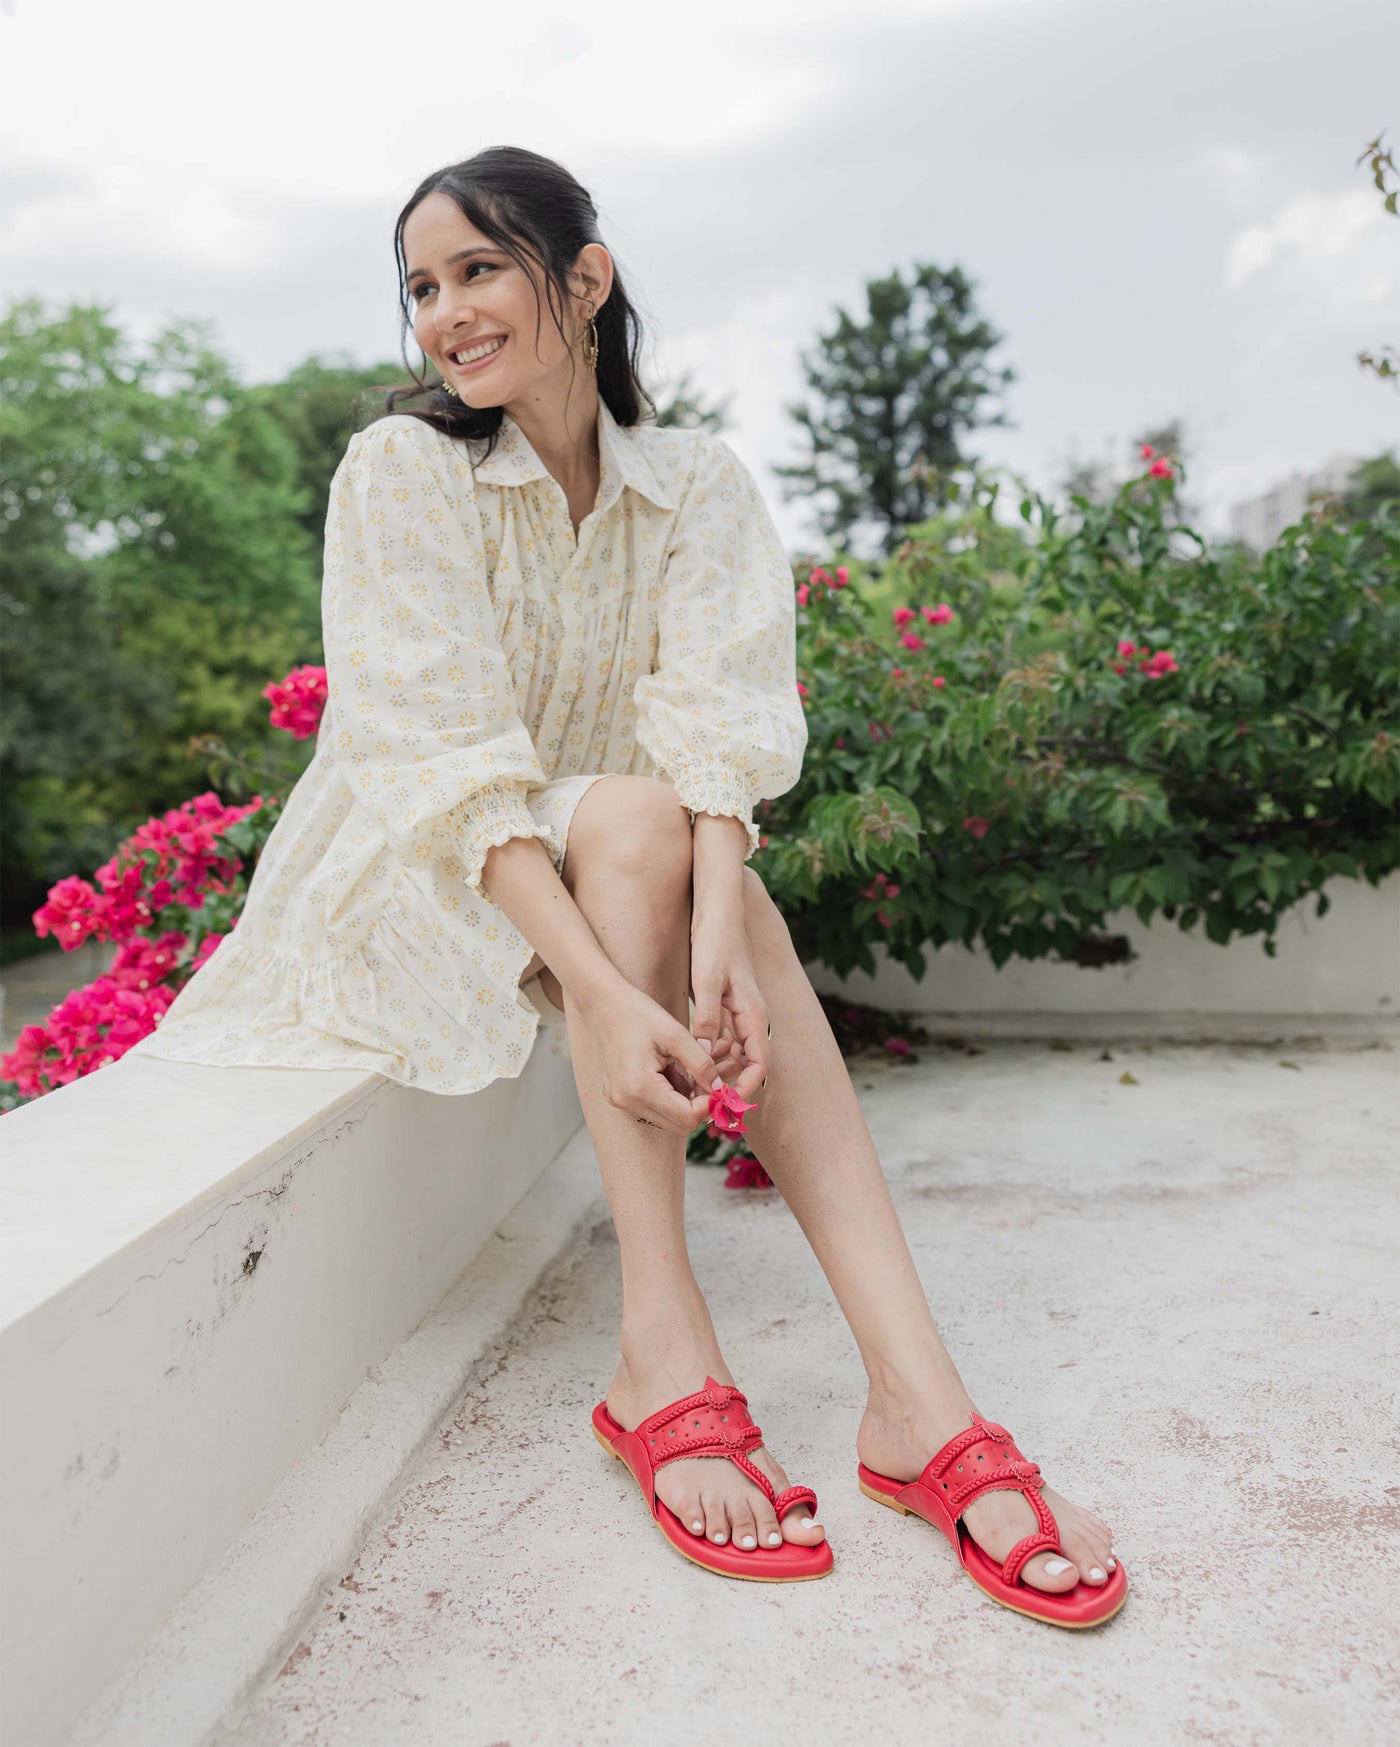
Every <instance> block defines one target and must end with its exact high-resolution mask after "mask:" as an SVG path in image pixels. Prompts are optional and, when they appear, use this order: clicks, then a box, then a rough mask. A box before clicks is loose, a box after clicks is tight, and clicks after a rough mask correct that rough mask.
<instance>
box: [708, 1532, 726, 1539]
mask: <svg viewBox="0 0 1400 1747" xmlns="http://www.w3.org/2000/svg"><path fill="white" fill-rule="evenodd" d="M710 1539H711V1540H712V1541H723V1539H724V1531H723V1529H721V1530H720V1532H719V1534H717V1535H711V1536H710Z"/></svg>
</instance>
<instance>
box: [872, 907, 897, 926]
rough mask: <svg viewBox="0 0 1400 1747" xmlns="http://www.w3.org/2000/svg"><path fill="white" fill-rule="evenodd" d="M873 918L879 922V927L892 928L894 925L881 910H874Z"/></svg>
mask: <svg viewBox="0 0 1400 1747" xmlns="http://www.w3.org/2000/svg"><path fill="white" fill-rule="evenodd" d="M875 920H876V921H877V922H878V923H879V924H880V926H881V928H892V927H893V926H894V923H893V922H892V921H891V919H890V918H889V917H888V916H887V915H886V914H885V912H884V911H883V910H877V911H876V912H875Z"/></svg>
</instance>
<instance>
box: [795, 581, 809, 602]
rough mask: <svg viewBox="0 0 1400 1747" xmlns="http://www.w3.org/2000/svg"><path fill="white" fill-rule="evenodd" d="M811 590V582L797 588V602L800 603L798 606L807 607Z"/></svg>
mask: <svg viewBox="0 0 1400 1747" xmlns="http://www.w3.org/2000/svg"><path fill="white" fill-rule="evenodd" d="M811 592H812V589H811V585H810V584H809V583H805V582H804V583H802V584H801V585H800V586H799V588H798V590H797V604H798V606H800V607H805V606H806V605H807V597H808V595H809V594H811Z"/></svg>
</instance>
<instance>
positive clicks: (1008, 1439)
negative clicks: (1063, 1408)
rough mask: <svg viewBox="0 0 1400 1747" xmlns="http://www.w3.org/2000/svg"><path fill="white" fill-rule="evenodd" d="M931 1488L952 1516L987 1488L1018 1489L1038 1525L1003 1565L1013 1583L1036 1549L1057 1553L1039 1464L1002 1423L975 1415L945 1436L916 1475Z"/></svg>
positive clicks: (1055, 1533)
mask: <svg viewBox="0 0 1400 1747" xmlns="http://www.w3.org/2000/svg"><path fill="white" fill-rule="evenodd" d="M920 1479H921V1481H922V1483H923V1484H924V1485H925V1486H927V1487H928V1488H929V1489H930V1491H933V1490H938V1491H941V1492H942V1493H943V1494H944V1502H945V1504H946V1505H947V1507H948V1509H949V1511H950V1512H951V1513H952V1515H953V1517H954V1518H955V1519H956V1518H959V1517H961V1516H962V1514H963V1512H964V1511H965V1510H966V1509H967V1507H968V1506H969V1505H970V1504H972V1503H973V1501H974V1500H976V1499H978V1498H981V1496H982V1495H983V1493H986V1492H1019V1493H1020V1494H1021V1495H1022V1497H1024V1498H1025V1500H1026V1502H1027V1503H1028V1504H1029V1505H1030V1507H1031V1509H1032V1510H1033V1511H1034V1512H1035V1520H1036V1524H1037V1527H1036V1529H1035V1531H1034V1532H1033V1533H1032V1534H1029V1535H1027V1536H1026V1537H1025V1539H1024V1540H1020V1541H1018V1542H1017V1543H1016V1545H1015V1546H1014V1547H1013V1548H1012V1549H1011V1551H1010V1552H1009V1553H1008V1554H1007V1556H1006V1559H1005V1561H1004V1562H1003V1564H1002V1578H1003V1580H1004V1581H1005V1582H1006V1583H1015V1582H1016V1581H1017V1579H1018V1578H1019V1577H1020V1575H1021V1572H1022V1571H1023V1570H1024V1569H1025V1566H1026V1562H1027V1560H1029V1559H1032V1558H1034V1557H1035V1555H1036V1554H1037V1553H1041V1552H1050V1551H1059V1547H1060V1540H1059V1529H1058V1528H1057V1526H1056V1523H1055V1518H1054V1516H1053V1515H1052V1514H1051V1510H1050V1507H1049V1505H1048V1504H1046V1502H1045V1500H1044V1498H1042V1496H1041V1488H1042V1487H1043V1486H1044V1485H1045V1480H1044V1477H1043V1475H1042V1474H1041V1472H1040V1466H1039V1464H1038V1463H1035V1462H1028V1461H1027V1460H1026V1458H1025V1457H1024V1456H1023V1455H1022V1454H1021V1452H1020V1451H1019V1450H1018V1449H1017V1448H1016V1440H1015V1439H1014V1438H1013V1437H1012V1436H1011V1433H1010V1432H1009V1431H1007V1429H1006V1427H1005V1426H1000V1425H997V1424H996V1423H995V1422H994V1421H992V1420H988V1419H982V1418H980V1417H978V1418H976V1419H974V1422H973V1424H972V1425H970V1426H969V1427H968V1428H967V1430H966V1431H962V1432H959V1433H958V1435H957V1436H956V1437H955V1438H950V1439H949V1441H948V1442H947V1443H946V1444H945V1445H944V1446H943V1448H942V1449H941V1450H940V1451H939V1452H938V1454H937V1455H936V1456H934V1458H933V1459H932V1461H930V1462H929V1464H928V1466H927V1467H926V1468H925V1469H924V1472H923V1474H922V1475H921V1476H920Z"/></svg>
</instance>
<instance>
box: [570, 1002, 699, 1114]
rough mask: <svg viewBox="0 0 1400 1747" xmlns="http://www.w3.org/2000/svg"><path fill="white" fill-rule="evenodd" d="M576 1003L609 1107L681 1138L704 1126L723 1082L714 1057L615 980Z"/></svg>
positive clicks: (676, 1023)
mask: <svg viewBox="0 0 1400 1747" xmlns="http://www.w3.org/2000/svg"><path fill="white" fill-rule="evenodd" d="M574 1004H575V1005H576V1006H577V1007H578V1010H579V1016H580V1018H582V1019H583V1021H584V1023H585V1024H586V1025H587V1026H588V1028H589V1034H590V1038H591V1041H592V1044H593V1049H594V1053H595V1056H596V1059H597V1061H598V1063H599V1068H600V1072H601V1075H602V1081H603V1095H604V1097H605V1098H606V1099H607V1101H608V1103H609V1104H611V1105H612V1106H613V1107H614V1108H615V1109H617V1110H621V1111H625V1112H626V1114H627V1115H629V1116H632V1117H641V1118H644V1119H645V1120H646V1121H647V1122H650V1123H651V1124H652V1125H653V1126H654V1127H656V1128H661V1129H665V1130H666V1131H667V1133H669V1134H674V1135H678V1136H680V1137H682V1138H686V1137H688V1136H689V1135H690V1134H691V1133H692V1132H693V1131H694V1130H695V1129H696V1128H698V1127H699V1125H700V1124H701V1123H702V1122H708V1121H709V1117H710V1090H711V1088H712V1087H713V1086H715V1085H716V1084H717V1083H722V1082H720V1073H719V1069H718V1068H717V1067H716V1066H715V1061H714V1057H713V1056H712V1055H711V1054H710V1053H709V1051H708V1050H704V1049H701V1047H700V1045H699V1044H698V1043H697V1042H696V1041H695V1039H694V1038H693V1037H692V1036H691V1035H690V1032H689V1031H688V1030H687V1029H686V1027H685V1026H684V1025H682V1024H681V1023H680V1021H679V1020H678V1019H673V1018H672V1017H671V1015H670V1014H669V1013H668V1012H667V1011H666V1009H665V1008H664V1007H663V1006H662V1005H661V1004H660V1003H659V1002H657V1001H653V1000H652V998H651V996H650V995H645V994H643V993H642V991H641V990H640V989H637V988H634V987H633V986H632V984H631V983H629V982H627V981H626V980H625V978H622V977H619V978H618V979H617V980H616V982H609V983H607V984H606V985H604V986H603V987H602V988H600V989H598V990H595V991H593V992H592V993H590V994H589V995H587V996H586V997H583V998H582V999H580V1000H578V1001H576V1002H575V1003H574ZM678 1083H679V1084H680V1085H689V1086H691V1087H692V1088H693V1095H692V1096H687V1095H686V1093H684V1092H682V1091H678V1090H677V1084H678Z"/></svg>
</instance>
